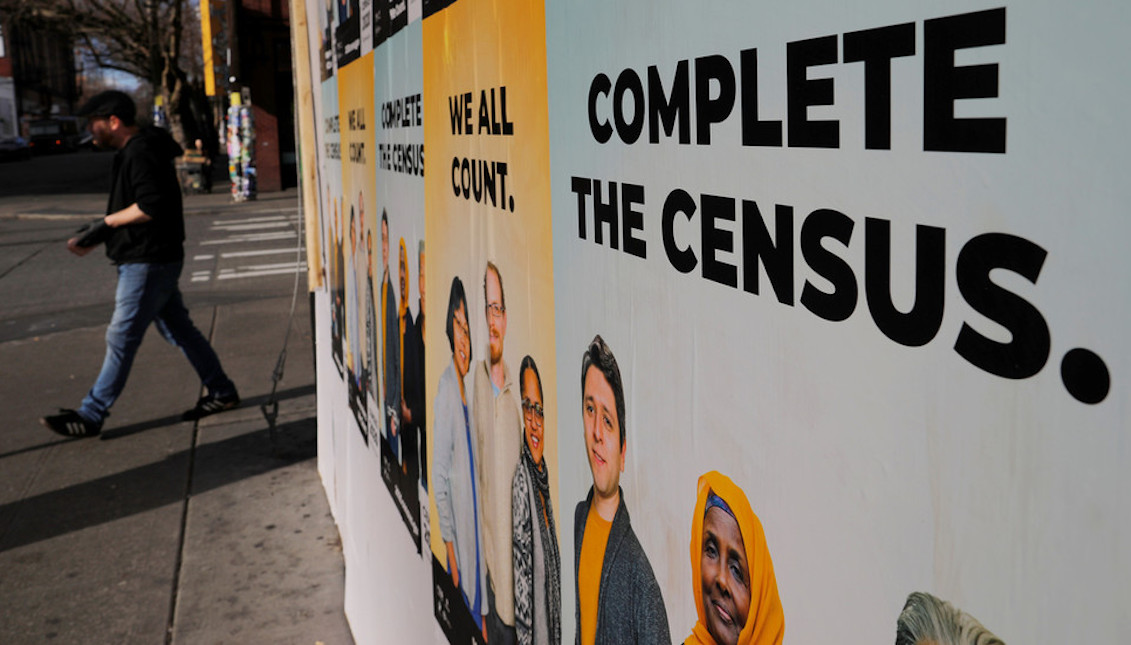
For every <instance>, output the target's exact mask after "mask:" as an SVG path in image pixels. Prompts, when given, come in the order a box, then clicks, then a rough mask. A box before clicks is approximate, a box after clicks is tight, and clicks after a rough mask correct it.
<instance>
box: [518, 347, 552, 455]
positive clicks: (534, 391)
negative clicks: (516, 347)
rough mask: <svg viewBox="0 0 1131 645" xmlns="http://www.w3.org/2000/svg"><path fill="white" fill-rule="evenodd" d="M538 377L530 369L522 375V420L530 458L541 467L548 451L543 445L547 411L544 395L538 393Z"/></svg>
mask: <svg viewBox="0 0 1131 645" xmlns="http://www.w3.org/2000/svg"><path fill="white" fill-rule="evenodd" d="M538 389H539V387H538V377H537V376H536V375H535V374H534V370H532V369H528V370H526V371H524V372H523V373H522V420H523V424H524V428H525V435H526V447H527V448H529V449H530V456H531V457H533V458H534V463H535V464H537V465H538V466H539V467H541V465H542V453H543V452H544V451H545V450H546V446H545V445H543V443H542V442H543V440H544V439H545V425H544V423H545V420H546V419H545V416H544V415H545V410H544V409H543V408H542V395H541V394H539V393H538Z"/></svg>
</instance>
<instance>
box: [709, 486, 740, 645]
mask: <svg viewBox="0 0 1131 645" xmlns="http://www.w3.org/2000/svg"><path fill="white" fill-rule="evenodd" d="M699 569H700V574H701V576H702V589H701V592H702V594H703V611H704V613H705V614H706V616H705V619H706V623H707V631H709V632H710V633H711V636H712V637H714V639H715V641H716V642H718V643H719V645H734V644H735V643H737V642H738V635H739V633H740V632H742V627H743V626H744V625H745V624H746V616H747V614H748V613H749V611H750V566H749V563H748V562H747V561H746V546H745V544H744V542H743V541H742V532H741V531H740V530H739V528H738V522H737V521H736V520H735V519H734V518H733V517H731V515H730V514H728V513H727V512H726V511H724V510H723V509H721V508H719V507H717V506H712V507H711V508H708V509H707V513H706V514H705V516H704V517H703V552H702V557H701V560H700V563H699Z"/></svg>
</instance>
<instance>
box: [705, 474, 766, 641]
mask: <svg viewBox="0 0 1131 645" xmlns="http://www.w3.org/2000/svg"><path fill="white" fill-rule="evenodd" d="M710 492H713V493H714V494H715V495H717V496H719V497H720V498H722V500H723V501H724V502H726V503H727V506H729V507H730V509H731V510H732V511H733V512H734V517H735V519H736V520H738V529H739V531H740V532H741V533H742V542H743V545H744V546H745V547H746V562H747V564H748V566H749V567H750V609H749V610H748V611H747V613H746V624H745V625H743V626H742V631H741V632H740V633H739V635H738V643H739V645H781V642H782V640H783V639H784V638H785V614H784V612H783V611H782V606H781V599H780V598H779V597H778V583H777V580H776V579H775V578H774V564H773V562H772V561H771V560H770V549H769V547H768V546H767V545H766V534H765V532H764V531H763V530H762V523H761V522H760V521H759V520H758V516H757V515H755V514H754V511H753V510H752V509H751V508H750V502H749V501H747V499H746V493H743V492H742V489H741V488H739V487H738V486H736V485H735V484H734V482H732V481H731V480H730V478H729V477H727V476H726V475H723V474H722V473H719V472H716V471H711V472H709V473H707V474H705V475H703V476H702V477H700V478H699V494H698V496H697V498H696V502H695V514H694V515H693V516H692V518H691V581H692V589H693V590H694V593H693V594H692V595H694V596H695V611H696V612H697V613H698V615H699V621H698V622H697V623H695V628H694V629H692V631H691V635H690V636H688V637H687V640H686V641H685V643H689V644H691V645H716V643H715V639H714V638H712V637H711V634H710V632H708V631H707V625H706V622H705V618H704V614H705V609H704V607H703V594H702V593H700V589H701V588H702V584H703V583H702V571H700V561H701V559H702V557H703V516H704V514H705V513H706V508H707V494H708V493H710Z"/></svg>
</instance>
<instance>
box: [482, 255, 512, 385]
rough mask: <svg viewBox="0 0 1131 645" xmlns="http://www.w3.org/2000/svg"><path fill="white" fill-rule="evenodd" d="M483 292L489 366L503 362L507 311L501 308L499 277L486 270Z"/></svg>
mask: <svg viewBox="0 0 1131 645" xmlns="http://www.w3.org/2000/svg"><path fill="white" fill-rule="evenodd" d="M483 284H484V287H483V290H484V292H485V295H486V297H487V312H486V315H487V342H488V345H489V349H490V350H491V352H490V354H491V364H492V365H495V364H498V362H499V361H501V360H503V338H505V337H506V335H507V310H506V309H505V308H504V307H503V287H502V285H500V284H499V276H498V275H497V274H496V273H495V272H494V271H492V270H490V269H488V270H487V275H486V276H485V277H484V283H483Z"/></svg>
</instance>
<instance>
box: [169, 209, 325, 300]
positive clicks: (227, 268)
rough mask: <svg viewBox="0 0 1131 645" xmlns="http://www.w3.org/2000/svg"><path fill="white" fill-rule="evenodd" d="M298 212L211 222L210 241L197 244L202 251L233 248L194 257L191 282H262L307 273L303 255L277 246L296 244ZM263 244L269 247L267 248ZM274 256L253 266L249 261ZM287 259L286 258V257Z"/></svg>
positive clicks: (273, 211) (286, 247) (289, 248)
mask: <svg viewBox="0 0 1131 645" xmlns="http://www.w3.org/2000/svg"><path fill="white" fill-rule="evenodd" d="M296 211H297V209H287V210H286V212H284V213H282V214H279V211H277V210H271V211H256V212H270V213H273V214H272V215H263V216H255V217H238V218H233V217H228V218H222V219H216V220H213V221H212V222H211V224H210V226H209V232H210V234H211V237H209V238H208V239H205V240H203V241H201V242H200V245H201V246H202V247H235V248H232V250H224V251H219V252H214V253H209V252H202V253H199V254H196V255H194V256H193V261H194V262H196V263H198V264H196V265H195V266H193V267H192V268H191V278H190V280H191V281H192V282H209V281H212V280H225V281H228V280H238V279H253V278H263V277H267V276H278V275H294V274H295V273H305V272H306V257H305V253H304V252H303V251H301V250H300V251H299V252H298V253H297V257H296V250H295V248H294V247H293V246H282V247H280V246H279V243H280V242H284V243H285V241H287V240H297V238H298V235H299V229H298V227H300V226H302V225H303V222H302V218H301V217H299V216H298V215H297V212H296ZM265 243H272V245H271V246H270V247H268V248H258V247H262V246H263V245H264V244H265ZM270 256H275V257H277V258H278V260H279V261H275V262H272V261H270V260H268V261H267V262H259V263H253V262H248V261H247V259H249V258H263V259H267V258H268V257H270ZM288 256H289V257H288Z"/></svg>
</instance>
